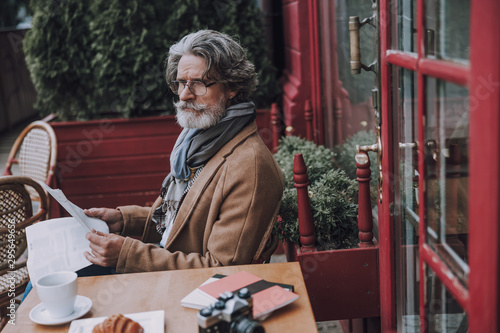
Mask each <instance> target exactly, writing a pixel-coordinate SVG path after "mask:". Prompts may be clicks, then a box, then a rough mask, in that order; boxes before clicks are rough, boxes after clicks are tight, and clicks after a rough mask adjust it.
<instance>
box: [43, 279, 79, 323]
mask: <svg viewBox="0 0 500 333" xmlns="http://www.w3.org/2000/svg"><path fill="white" fill-rule="evenodd" d="M76 278H77V274H76V273H75V272H69V271H62V272H56V273H50V274H47V275H45V276H43V277H41V278H40V279H38V281H37V282H36V290H37V293H38V298H40V301H42V303H43V304H44V306H45V307H46V309H47V310H48V311H49V314H50V316H51V317H52V318H63V317H66V316H69V315H70V314H72V313H73V311H74V310H75V300H76V294H77V291H78V284H77V282H76Z"/></svg>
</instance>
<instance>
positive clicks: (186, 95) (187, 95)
mask: <svg viewBox="0 0 500 333" xmlns="http://www.w3.org/2000/svg"><path fill="white" fill-rule="evenodd" d="M195 98H196V95H195V94H193V93H192V92H191V90H190V89H189V87H188V85H187V84H186V86H184V89H183V90H182V91H181V93H180V94H179V99H180V100H181V101H188V100H191V99H195Z"/></svg>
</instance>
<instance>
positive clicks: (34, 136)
mask: <svg viewBox="0 0 500 333" xmlns="http://www.w3.org/2000/svg"><path fill="white" fill-rule="evenodd" d="M56 159H57V139H56V135H55V133H54V130H53V129H52V127H51V126H50V125H49V124H48V123H47V122H45V121H35V122H32V123H31V124H29V125H28V126H26V128H25V129H24V130H23V131H22V132H21V134H19V136H18V137H17V139H16V141H15V142H14V145H13V146H12V149H11V150H10V153H9V157H8V158H7V164H6V165H5V170H4V173H3V175H4V176H8V175H16V176H24V177H29V178H31V179H33V180H36V181H39V182H42V183H45V184H47V185H49V186H51V187H53V185H54V184H53V181H54V180H55V179H54V169H55V167H56ZM28 191H29V193H30V196H31V198H32V199H33V200H35V201H39V197H38V193H37V192H36V191H35V190H34V189H33V188H29V189H28ZM48 209H49V212H50V201H49V207H48Z"/></svg>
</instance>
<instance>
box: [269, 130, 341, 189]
mask: <svg viewBox="0 0 500 333" xmlns="http://www.w3.org/2000/svg"><path fill="white" fill-rule="evenodd" d="M298 153H301V154H302V157H303V158H304V162H305V164H306V166H307V175H308V177H309V182H310V183H311V184H313V183H315V182H316V180H317V179H319V178H320V177H321V176H322V175H324V174H325V173H327V172H328V171H329V170H331V169H332V166H333V153H332V151H331V150H330V149H328V148H326V147H324V146H317V145H316V144H315V143H314V142H311V141H308V140H306V139H302V138H299V137H297V136H285V137H282V138H281V140H280V143H279V147H278V151H277V152H276V154H275V155H274V158H275V159H276V161H277V162H278V164H279V166H280V168H281V170H282V171H283V178H284V180H285V188H294V187H293V162H294V159H295V154H298Z"/></svg>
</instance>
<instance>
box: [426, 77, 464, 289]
mask: <svg viewBox="0 0 500 333" xmlns="http://www.w3.org/2000/svg"><path fill="white" fill-rule="evenodd" d="M426 85H427V110H426V111H427V117H426V124H425V138H424V139H425V141H424V142H425V147H424V152H425V167H426V173H427V174H426V179H425V184H426V187H425V188H426V192H425V197H426V203H427V212H426V218H427V226H428V236H427V242H428V243H429V244H430V245H431V246H432V248H433V249H434V251H436V253H437V254H438V255H439V256H440V257H441V258H442V259H443V260H444V261H445V262H446V263H447V264H448V265H449V266H450V268H452V269H453V270H454V271H455V272H456V274H457V276H458V277H459V278H461V279H462V281H463V282H464V283H465V281H466V280H467V275H468V272H469V268H468V266H467V264H466V263H467V240H468V216H467V214H468V210H467V208H468V191H467V182H468V168H469V167H468V164H469V163H468V156H469V155H468V141H469V98H468V90H467V89H466V88H464V87H460V86H457V85H454V84H451V83H448V82H444V81H439V80H436V79H433V78H427V79H426Z"/></svg>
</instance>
